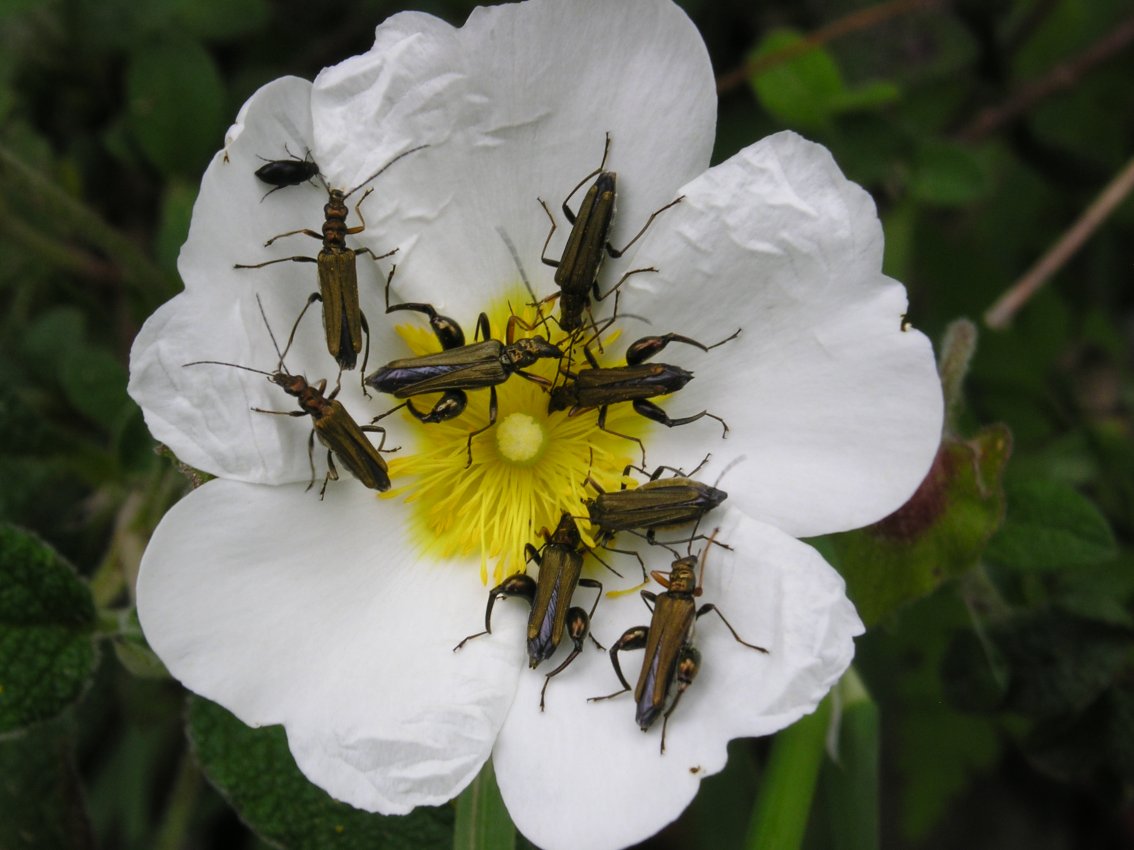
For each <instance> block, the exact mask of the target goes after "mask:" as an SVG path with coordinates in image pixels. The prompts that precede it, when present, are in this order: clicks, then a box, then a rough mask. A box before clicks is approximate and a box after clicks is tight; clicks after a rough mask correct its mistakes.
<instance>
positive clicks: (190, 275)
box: [129, 77, 404, 484]
mask: <svg viewBox="0 0 1134 850" xmlns="http://www.w3.org/2000/svg"><path fill="white" fill-rule="evenodd" d="M310 90H311V84H310V83H308V82H306V81H305V80H299V79H296V78H294V77H286V78H283V79H280V80H276V81H275V82H273V83H270V84H269V85H267V86H264V87H263V88H262V89H260V90H259V91H258V92H256V94H254V95H253V96H252V97H251V98H250V99H249V101H248V102H247V103H246V104H245V105H244V108H243V109H241V112H240V116H239V118H238V120H237V124H236V125H234V126H233V127H232V129H230V130H229V134H228V145H227V147H226V149H225V150H224V151H223V152H220V153H218V154H217V155H216V157H214V159H213V162H212V164H211V165H210V166H209V168H208V170H207V171H206V173H205V177H204V179H203V181H202V184H201V192H200V195H199V196H198V198H197V203H196V205H195V206H194V208H193V221H192V225H191V226H190V230H189V238H188V241H187V242H186V243H185V245H184V247H183V248H182V251H181V256H180V258H179V261H178V267H179V269H180V271H181V275H182V277H183V279H184V281H185V286H186V291H185V292H184V293H182V294H181V295H178V296H177V297H175V298H173V299H172V300H170V301H169V302H168V303H166V304H165V305H163V306H162V308H161V309H160V310H158V311H157V312H156V313H155V314H154V315H153V316H151V317H150V318H149V320H148V321H147V322H146V324H145V325H144V326H143V328H142V330H141V332H140V333H139V334H138V336H137V338H136V339H135V341H134V346H133V349H132V350H131V353H130V386H129V391H130V394H131V396H132V397H133V398H134V400H135V401H137V402H138V404H139V405H140V406H141V408H142V411H143V413H144V415H145V417H146V423H147V425H149V427H150V431H151V433H153V435H154V436H155V437H156V438H157V439H158V440H160V441H162V442H164V443H166V444H167V445H168V446H169V447H170V448H172V449H173V451H174V452H175V453H176V454H177V456H178V457H179V458H180V459H181V460H183V461H184V462H186V463H188V464H190V465H191V466H194V467H197V468H198V469H203V470H205V471H207V472H210V473H212V474H214V475H220V476H224V477H228V478H233V479H236V480H240V481H250V482H256V483H271V484H279V483H285V482H295V481H305V482H306V481H308V480H309V478H310V474H311V473H310V464H309V461H308V453H307V439H308V436H309V434H310V432H311V428H310V420H306V419H305V420H303V421H301V422H297V421H295V420H294V419H292V418H290V417H285V416H267V415H264V414H260V413H254V412H252V411H251V410H250V408H252V407H261V408H265V409H268V410H296V409H297V407H296V404H295V400H294V399H293V398H290V397H289V396H287V395H286V394H285V393H284V392H283V391H282V390H281V389H280V388H279V387H276V386H274V385H272V384H270V383H268V382H267V381H266V379H265V378H264V377H262V376H256V375H253V374H250V373H248V372H241V371H239V370H237V369H231V368H225V367H222V366H194V367H191V368H183V367H184V364H186V363H189V362H192V361H198V360H222V361H225V362H228V363H234V364H238V365H241V366H249V367H252V368H254V369H260V370H265V371H275V370H276V368H277V366H278V363H279V354H278V353H277V350H276V346H275V344H274V343H273V341H272V337H271V335H269V331H268V328H267V327H265V323H264V319H263V317H262V316H261V315H260V308H259V306H258V305H257V300H256V299H257V297H259V298H260V300H261V301H262V302H263V304H264V308H265V311H266V313H267V315H268V318H269V320H270V327H271V330H272V333H274V335H275V337H276V341H277V342H278V344H279V345H280V346H281V347H282V346H284V345H285V344H286V339H287V335H288V333H289V331H290V330H291V328H292V326H293V323H294V322H295V320H296V318H297V317H298V316H299V313H300V311H301V310H302V309H303V306H304V304H305V303H306V301H307V298H308V295H310V294H311V293H312V292H315V291H316V290H318V288H319V284H318V278H317V275H316V266H315V264H313V263H294V262H286V263H279V264H276V265H272V266H270V267H268V268H264V269H234V268H233V265H234V264H235V263H238V262H239V263H255V262H261V261H263V260H266V259H270V258H273V257H279V256H284V257H287V256H310V257H313V256H315V254H316V253H318V251H319V249H320V247H321V245H320V242H319V241H318V240H316V239H312V238H310V237H308V236H304V235H297V236H293V237H287V238H285V239H282V240H280V241H279V242H277V243H276V244H274V245H273V246H272V247H271V248H264V247H262V246H263V243H264V241H265V240H266V239H268V238H270V237H271V236H274V235H276V234H279V233H282V232H284V231H287V230H293V229H295V228H296V227H303V226H307V227H311V228H313V229H315V230H318V229H319V227H320V225H321V223H322V220H323V213H322V208H323V204H324V203H325V202H326V198H327V195H326V191H325V190H324V189H323V188H322V187H321V186H319V187H312V186H309V185H306V184H301V185H299V186H295V187H288V188H285V189H282V190H280V191H278V192H273V193H272V194H271V195H269V196H268V197H264V196H265V193H266V192H268V191H269V189H270V188H271V187H269V186H267V185H266V184H264V183H262V182H261V181H259V180H258V179H256V177H255V176H254V172H255V170H256V169H257V168H258V167H259V166H261V165H263V159H262V158H264V157H266V158H283V157H285V156H286V153H285V147H286V149H287V150H290V151H291V152H292V153H293V154H295V155H297V156H302V155H304V153H305V152H306V151H307V149H308V148H309V147H310V146H311V119H310V103H309V96H310ZM357 269H358V285H359V290H360V297H361V301H362V304H363V311H364V313H368V314H369V315H370V316H373V317H375V318H377V317H379V316H380V314H381V312H382V308H381V307H380V306H379V305H380V304H381V303H382V302H381V298H382V296H381V291H382V286H381V284H380V277H381V275H380V272H379V271H378V268H377V265H376V264H375V263H374V262H373V261H372V260H371V259H370V258H369V257H366V256H362V257H359V259H358V263H357ZM320 310H321V306H320V305H319V304H314V305H312V306H311V308H310V309H309V310H308V312H307V314H306V315H305V317H304V321H303V323H302V324H301V325H300V326H299V327H298V329H297V332H296V335H295V340H294V343H293V345H292V346H291V348H290V349H289V351H288V357H287V361H286V364H285V365H286V368H287V369H288V370H289V371H291V372H293V373H295V374H307V375H309V376H310V378H311V380H312V381H313V382H314V381H317V380H319V379H320V378H327V379H329V380H330V381H332V382H333V381H334V379H335V376H336V374H337V372H338V366H337V364H336V363H335V361H334V360H333V359H332V358H331V356H330V354H328V353H327V348H326V343H325V341H324V334H323V328H322V319H321V317H320ZM384 330H385V329H384V328H383V327H382V326H381V325H379V326H378V327H377V331H378V333H376V334H375V336H374V339H373V340H372V341H371V345H370V350H371V355H372V361H371V362H374V363H381V362H384V360H387V359H390V358H391V357H394V356H397V355H399V354H401V353H402V352H403V351H404V349H403V347H402V346H401V344H400V343H398V341H397V340H396V339H395V338H394V337H393V336H392V335H391V334H388V333H383V332H382V331H384ZM360 365H361V364H360ZM359 380H360V379H359V377H358V373H357V372H355V373H353V377H352V375H350V374H348V375H345V376H344V377H343V394H342V396H341V398H340V400H342V401H343V402H344V403H346V404H347V405H348V407H353V409H354V410H355V412H356V415H357V416H358V418H359V420H360V421H361V420H363V419H368V418H369V417H370V416H371V415H373V414H367V413H365V412H362V408H361V406H360V404H359V402H360V401H361V390H360V387H359ZM319 474H320V475H321V474H322V472H321V471H320V473H319Z"/></svg>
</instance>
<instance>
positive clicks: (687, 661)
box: [661, 644, 701, 755]
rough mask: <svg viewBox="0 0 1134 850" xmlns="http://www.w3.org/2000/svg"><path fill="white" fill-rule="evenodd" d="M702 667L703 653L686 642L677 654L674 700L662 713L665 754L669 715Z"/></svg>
mask: <svg viewBox="0 0 1134 850" xmlns="http://www.w3.org/2000/svg"><path fill="white" fill-rule="evenodd" d="M700 669H701V653H700V652H698V651H697V648H696V647H694V646H690V645H689V644H686V645H685V646H683V647H681V651H680V652H679V653H678V655H677V676H676V679H677V693H676V694H674V695H673V702H672V703H670V706H669V708H668V709H667V710H666V712H665V714H663V715H662V725H661V753H662V754H663V755H664V754H665V729H666V726H668V725H669V716H670V715H671V714H673V710H674V709H675V708H677V703H678V700H680V699H681V695H682V694H683V693H685V690H686V688H688V687H689V686H690V685H692V684H693V680H694V679H696V678H697V672H698V671H699V670H700Z"/></svg>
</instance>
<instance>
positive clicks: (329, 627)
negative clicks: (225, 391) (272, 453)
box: [138, 481, 525, 814]
mask: <svg viewBox="0 0 1134 850" xmlns="http://www.w3.org/2000/svg"><path fill="white" fill-rule="evenodd" d="M407 523H408V518H407V511H406V509H405V506H404V505H402V504H401V503H397V502H394V501H381V502H380V501H378V500H377V499H376V498H375V497H374V495H373V494H372V493H370V492H369V491H367V490H365V489H364V488H363V487H362V486H361V485H358V484H356V483H355V482H353V481H341V482H338V483H337V484H332V486H331V487H330V488H329V489H328V491H327V497H326V500H325V501H323V502H320V501H319V499H318V498H317V497H316V496H314V495H313V494H312V493H305V492H304V491H303V488H302V487H299V486H293V487H260V486H255V485H248V484H238V483H234V482H227V481H214V482H210V483H209V484H206V485H205V486H204V487H201V488H200V489H198V490H196V491H194V492H193V493H191V494H190V495H189V496H187V497H186V498H185V499H184V500H182V501H181V502H180V503H179V504H177V505H176V506H175V507H174V508H173V510H171V511H170V512H169V513H168V514H166V516H165V518H164V519H163V520H162V522H161V524H160V525H159V526H158V529H157V531H156V532H155V533H154V537H153V540H152V541H151V542H150V545H149V547H148V548H147V549H146V553H145V556H144V558H143V560H142V568H141V575H140V576H139V580H138V613H139V617H140V618H141V621H142V627H143V629H144V630H145V633H146V637H147V639H148V640H149V642H150V644H151V646H152V647H153V648H154V650H155V651H156V652H157V654H158V655H159V656H160V657H161V659H162V660H163V661H164V662H165V664H166V666H167V667H168V668H169V670H170V672H172V673H173V675H174V676H176V677H177V678H178V679H180V680H181V681H182V682H183V683H184V684H185V686H186V687H188V688H190V689H191V690H193V691H195V692H197V693H199V694H202V695H204V696H206V697H208V698H210V699H212V700H215V701H217V702H219V703H220V704H221V705H223V706H225V707H226V708H228V709H229V710H230V711H232V712H234V713H235V714H236V715H237V716H238V717H239V718H240V719H241V720H243V721H244V722H245V723H247V724H250V725H252V726H260V725H264V724H275V723H282V724H283V725H284V726H285V727H286V729H287V735H288V743H289V746H290V747H291V750H292V753H293V755H294V756H295V758H296V762H297V764H298V765H299V767H300V769H301V770H302V771H303V772H304V773H305V774H306V775H307V776H308V777H309V778H310V779H311V780H312V781H313V782H315V783H316V784H317V785H319V786H321V787H322V788H324V789H326V790H327V791H328V792H329V793H330V794H331V795H332V796H334V797H336V798H337V799H340V800H344V801H346V802H348V803H350V804H351V805H354V806H357V807H360V808H363V809H368V810H372V811H379V812H384V813H387V814H393V813H404V812H407V811H409V810H410V809H411V808H413V807H414V806H418V805H426V804H438V803H442V802H444V801H446V800H448V799H450V798H452V797H453V796H454V795H455V794H456V793H457V792H459V791H460V790H461V788H463V787H464V786H465V785H466V784H467V783H468V782H469V781H471V779H472V778H473V777H474V776H475V775H476V773H477V771H478V770H479V768H480V766H481V765H482V764H483V762H484V760H485V758H486V757H487V756H488V753H489V751H490V749H491V747H492V743H493V741H494V739H495V737H496V734H497V730H498V729H499V727H500V724H501V723H502V722H503V720H504V717H505V714H506V712H507V710H508V706H509V705H510V703H511V701H512V695H513V692H514V689H515V685H516V675H517V671H518V670H519V669H520V668H521V667H522V665H523V663H524V660H525V659H524V654H523V651H522V646H521V643H520V641H521V635H522V631H521V629H522V625H523V618H522V616H520V615H518V614H515V613H513V612H506V611H505V612H501V615H500V616H498V617H495V618H494V620H493V628H494V631H496V632H497V633H499V634H500V635H501V636H507V637H508V638H510V639H509V640H504V641H502V642H500V643H495V642H492V641H475V642H474V643H473V644H470V645H469V646H468V647H466V648H465V649H464V650H462V651H461V652H460V653H454V652H453V651H452V648H453V646H454V645H455V644H456V643H457V642H458V641H459V640H460V639H461V638H462V637H464V635H465V634H466V633H467V632H468V631H470V630H472V629H474V628H475V627H476V626H477V623H478V613H479V611H480V610H483V609H481V608H480V606H481V605H482V604H483V603H484V598H485V597H484V588H483V587H482V586H481V584H480V581H479V576H478V572H477V570H476V568H475V566H471V567H469V566H467V565H459V566H458V565H454V564H441V563H437V562H436V561H430V560H424V561H421V560H419V559H418V558H417V557H416V555H415V553H413V552H411V551H410V548H409V546H408V545H407V542H406V537H407V533H406V528H407Z"/></svg>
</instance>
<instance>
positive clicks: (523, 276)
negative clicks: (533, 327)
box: [496, 224, 537, 302]
mask: <svg viewBox="0 0 1134 850" xmlns="http://www.w3.org/2000/svg"><path fill="white" fill-rule="evenodd" d="M496 232H497V233H498V234H500V239H501V241H503V242H504V246H505V247H506V248H507V249H508V253H509V254H511V255H512V262H513V263H515V264H516V269H517V270H518V271H519V272H520V280H522V281H523V282H524V288H525V289H527V290H528V295H530V296H531V297H532V301H533V302H536V301H537V299H536V294H535V290H534V289H532V282H531V281H530V280H528V275H527V273H526V272H525V271H524V264H523V263H522V262H520V252H519V251H517V250H516V244H515V243H514V242H513V241H512V238H511V237H510V236H509V235H508V231H507V230H505V229H504V228H503V226H501V225H499V224H498V225H496Z"/></svg>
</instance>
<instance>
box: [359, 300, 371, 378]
mask: <svg viewBox="0 0 1134 850" xmlns="http://www.w3.org/2000/svg"><path fill="white" fill-rule="evenodd" d="M358 318H359V321H360V322H361V323H362V332H363V333H364V334H366V349H365V352H364V353H363V355H362V369H360V370H359V372H358V380H359V381H360V382H361V383H362V395H363V397H364V398H370V393H368V392H367V391H366V364H367V363H369V362H370V323H369V322H368V321H366V314H365V313H363V312H362V310H359V311H358Z"/></svg>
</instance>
